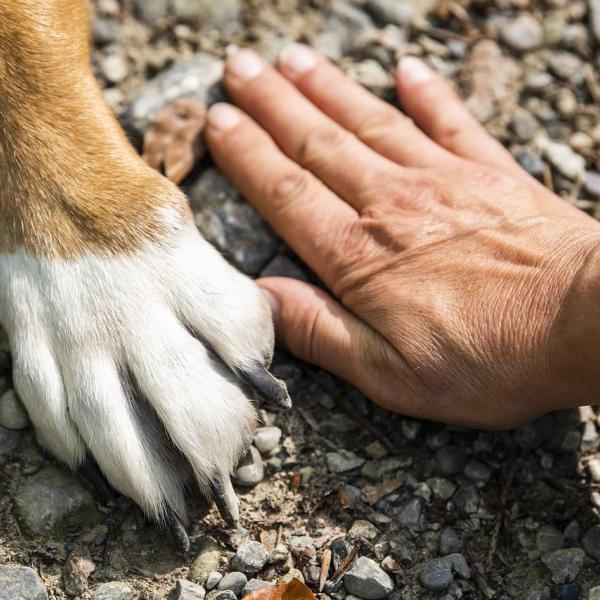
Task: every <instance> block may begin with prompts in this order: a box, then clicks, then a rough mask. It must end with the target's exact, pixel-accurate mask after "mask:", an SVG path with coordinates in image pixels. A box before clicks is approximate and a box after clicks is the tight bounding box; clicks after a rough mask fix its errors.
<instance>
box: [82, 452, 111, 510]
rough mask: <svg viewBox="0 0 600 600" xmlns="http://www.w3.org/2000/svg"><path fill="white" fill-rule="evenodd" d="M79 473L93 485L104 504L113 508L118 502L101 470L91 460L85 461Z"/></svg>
mask: <svg viewBox="0 0 600 600" xmlns="http://www.w3.org/2000/svg"><path fill="white" fill-rule="evenodd" d="M79 471H80V472H81V474H82V475H83V476H84V477H85V478H86V479H87V480H88V481H89V482H90V483H91V484H92V486H93V487H94V489H95V490H96V493H97V494H98V496H100V500H102V502H103V503H104V504H106V505H108V506H112V505H113V504H114V503H115V502H116V501H117V495H116V493H115V491H114V490H113V489H112V487H110V484H109V483H108V481H106V479H105V477H104V475H102V472H101V471H100V468H99V467H98V465H97V464H96V463H95V462H94V461H93V460H92V459H91V458H88V459H87V460H86V461H85V463H84V464H83V466H82V467H81V468H80V469H79Z"/></svg>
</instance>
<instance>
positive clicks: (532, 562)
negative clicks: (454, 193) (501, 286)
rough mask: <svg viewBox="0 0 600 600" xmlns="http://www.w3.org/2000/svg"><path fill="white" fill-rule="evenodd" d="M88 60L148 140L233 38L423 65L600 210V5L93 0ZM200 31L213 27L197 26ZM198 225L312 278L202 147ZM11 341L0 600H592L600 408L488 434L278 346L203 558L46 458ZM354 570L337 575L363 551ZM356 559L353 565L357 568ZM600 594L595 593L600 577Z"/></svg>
mask: <svg viewBox="0 0 600 600" xmlns="http://www.w3.org/2000/svg"><path fill="white" fill-rule="evenodd" d="M95 6H96V12H97V19H96V21H95V25H94V44H95V52H94V56H93V61H94V68H95V70H96V73H97V75H98V78H99V80H100V82H101V84H102V86H103V87H104V89H105V96H106V99H107V101H108V102H109V104H110V105H111V107H112V108H113V109H114V111H115V113H116V114H118V115H119V117H120V120H121V122H122V123H123V124H124V126H125V127H126V129H127V131H128V132H129V134H130V135H131V137H132V139H133V140H134V141H135V142H136V143H138V144H139V142H140V140H141V136H142V135H143V133H144V131H145V130H146V129H147V127H148V123H149V120H150V119H151V118H152V116H153V115H154V114H155V113H156V112H157V111H158V110H159V109H160V108H162V107H163V106H165V105H166V104H168V103H170V102H172V101H173V100H174V99H176V98H178V97H182V96H196V97H199V98H201V99H205V100H207V101H208V102H213V101H215V100H216V99H219V98H221V97H222V96H223V93H222V90H221V89H220V88H219V85H218V80H219V78H220V75H221V71H222V62H221V61H222V59H223V58H224V57H225V56H226V54H227V52H228V51H229V50H231V49H232V48H234V47H236V46H244V47H253V48H256V49H257V50H258V51H259V52H261V53H262V54H263V55H265V56H266V57H268V58H270V59H272V58H273V57H274V56H276V54H277V52H278V50H279V48H280V47H281V46H282V45H283V44H285V43H287V42H289V41H293V40H299V41H303V42H306V43H309V44H311V45H313V46H314V47H316V48H318V49H320V50H321V51H322V52H324V53H325V54H327V55H328V56H330V57H331V58H332V59H333V60H335V61H336V62H338V63H339V64H340V65H341V66H342V67H343V68H344V69H345V70H346V71H347V72H348V73H349V74H350V75H351V76H352V77H354V78H356V79H357V80H358V81H360V82H361V83H363V84H364V85H366V86H367V87H369V88H370V89H371V90H373V91H374V92H375V93H377V94H379V95H381V96H382V97H384V98H386V99H389V100H390V101H393V97H394V95H393V86H392V83H393V82H392V78H391V77H390V73H392V72H393V67H394V64H395V62H396V60H397V59H398V58H399V57H400V56H401V55H403V54H405V53H412V54H416V55H421V56H424V57H425V58H426V60H427V61H428V62H429V63H430V64H431V65H432V66H433V67H434V68H436V69H437V70H438V71H440V72H441V73H443V74H445V75H447V76H448V77H449V78H451V79H452V80H453V81H454V82H456V84H457V86H458V87H459V89H460V92H461V94H462V95H463V96H465V97H467V98H468V99H469V104H470V106H471V108H472V110H473V111H474V112H475V113H476V114H477V116H478V117H479V118H480V119H481V120H482V121H483V122H485V124H486V126H487V127H488V128H489V129H490V131H491V132H492V133H493V134H494V135H496V136H497V137H498V138H499V139H501V140H502V142H503V143H505V144H506V145H507V146H508V147H509V148H510V150H511V151H512V152H513V154H514V155H515V157H516V158H517V159H518V160H519V162H520V163H521V164H522V165H523V167H524V168H525V169H527V170H528V171H529V172H530V173H532V174H533V175H534V176H536V177H538V178H539V179H540V180H541V181H543V182H544V183H545V184H546V185H548V186H549V187H551V188H552V189H554V190H555V191H556V192H557V193H559V194H560V195H561V196H563V197H564V199H565V201H566V202H572V203H574V204H575V205H576V206H578V207H579V208H581V209H582V210H585V211H586V212H588V213H590V214H592V215H595V216H596V217H598V218H600V203H599V202H598V198H599V197H600V173H598V171H600V121H599V119H598V116H599V113H600V104H599V102H598V101H599V100H600V87H599V75H600V71H599V68H600V60H599V59H598V57H597V51H598V48H599V47H600V2H599V1H598V0H591V1H590V2H589V3H587V2H583V1H577V0H546V1H543V2H542V1H534V0H529V1H528V0H495V1H491V0H487V1H486V0H479V1H477V0H470V1H469V0H457V1H451V0H440V1H436V0H423V1H417V0H355V1H347V2H346V1H341V0H333V1H331V2H329V1H327V0H311V1H309V0H267V1H265V0H249V1H247V2H241V1H240V0H219V1H218V2H215V0H123V1H121V2H118V1H117V0H96V1H95ZM199 24H202V27H200V26H199ZM183 187H184V188H185V189H186V191H187V192H188V194H189V195H190V199H191V203H192V207H193V210H194V213H195V216H196V222H197V224H198V226H199V227H200V229H201V230H202V231H203V233H204V234H205V235H206V237H207V238H208V239H210V241H211V242H213V243H214V244H215V245H216V246H217V247H218V248H219V249H220V250H221V251H222V252H223V253H224V254H225V255H226V256H227V257H228V258H229V259H230V260H231V261H232V262H233V263H234V264H236V265H237V266H238V267H239V268H241V269H242V270H244V271H246V272H247V273H249V274H251V275H259V274H285V275H289V276H292V277H298V278H304V279H311V275H310V274H309V273H308V272H307V271H306V270H305V268H304V267H303V266H302V264H301V263H300V262H299V261H298V260H297V259H296V258H295V257H294V256H293V255H292V254H291V253H290V251H289V250H288V249H287V248H286V247H285V246H284V245H283V244H282V243H281V242H280V240H278V238H277V237H276V236H275V235H274V234H273V233H272V232H271V231H270V229H269V228H268V227H267V226H266V225H265V224H264V223H262V222H261V220H260V219H259V218H258V216H257V215H256V214H255V213H254V212H253V210H252V209H251V208H250V207H249V206H248V205H246V204H245V203H244V201H243V200H242V199H241V198H240V197H239V196H238V194H237V193H236V192H235V190H234V189H232V187H231V186H230V185H229V183H228V182H227V181H226V180H225V179H224V178H223V177H222V176H221V175H220V174H219V172H218V171H216V170H215V169H214V167H213V166H212V165H211V163H210V159H209V158H204V159H203V160H202V162H201V164H200V165H199V167H198V168H197V169H196V170H195V171H194V172H193V173H192V174H191V175H190V176H189V177H188V178H187V179H186V180H185V181H184V183H183ZM3 348H4V349H5V348H6V344H5V342H3V341H0V395H1V396H0V425H1V426H0V472H1V474H2V476H1V478H0V600H15V599H17V598H25V599H36V600H38V599H39V600H43V599H44V598H46V597H48V598H67V597H74V596H76V597H79V598H84V599H89V598H93V599H94V600H125V599H137V598H140V599H154V598H169V599H180V600H184V599H192V598H202V597H203V596H204V593H205V592H206V597H207V598H209V599H216V598H219V599H220V600H234V598H236V597H242V596H243V594H244V593H246V592H247V591H249V590H253V589H257V588H258V587H260V586H261V585H267V583H264V582H278V581H282V580H287V579H291V578H292V577H294V576H295V577H298V578H299V579H302V580H304V581H305V582H306V584H307V585H308V586H309V587H310V588H311V589H313V590H314V591H317V590H318V589H319V578H320V571H321V565H322V564H323V562H326V561H327V560H328V559H329V558H331V567H330V568H329V570H328V571H327V578H328V581H327V582H326V583H325V592H326V593H323V594H322V596H321V597H322V598H327V597H330V598H333V599H334V600H342V599H343V598H346V599H347V600H354V599H356V598H362V599H363V600H369V599H377V598H384V597H389V598H392V599H394V600H400V599H403V600H409V599H416V598H420V599H427V598H443V599H444V600H450V599H453V598H483V599H491V598H495V599H504V598H518V599H523V600H542V599H549V598H556V599H562V600H568V599H577V598H581V599H587V600H598V599H600V565H599V561H600V454H599V453H598V446H599V444H600V440H599V437H598V427H600V413H599V412H598V411H595V410H594V409H591V408H585V409H581V410H579V411H567V412H562V413H557V414H553V415H549V416H547V417H545V418H543V419H540V420H538V421H537V422H535V423H533V424H531V425H528V426H526V427H523V428H521V429H519V430H516V431H514V432H506V433H485V432H478V431H469V430H461V429H456V428H445V427H442V426H439V425H435V424H432V423H427V422H421V421H417V420H411V419H404V418H401V417H399V416H395V415H391V414H389V413H387V412H385V411H383V410H381V409H378V408H376V407H374V406H372V405H371V404H370V403H369V402H368V401H367V400H366V399H365V398H364V397H363V396H361V394H359V393H358V392H356V391H355V390H353V389H351V388H349V387H348V386H346V385H345V384H343V383H341V382H339V381H336V380H334V379H333V378H331V377H329V376H328V375H326V374H324V373H322V372H319V371H317V370H315V369H312V368H310V367H308V366H307V365H304V364H301V363H299V362H297V361H295V360H293V359H292V358H291V357H289V356H286V355H285V354H279V355H278V356H277V357H276V367H275V370H276V372H277V374H278V376H280V377H282V378H284V379H285V380H286V381H287V382H288V385H289V388H290V391H291V393H292V395H293V398H294V402H295V406H294V409H293V410H292V411H290V412H274V411H272V410H271V409H269V410H268V411H267V410H262V412H261V415H262V421H263V426H262V427H261V429H260V430H259V432H258V433H257V437H256V440H255V446H256V448H257V449H256V450H255V451H254V452H253V455H252V456H251V459H250V460H249V461H248V464H246V465H244V466H243V467H241V468H240V470H239V472H238V478H239V480H240V483H241V484H243V485H242V487H240V492H241V496H240V498H241V514H242V524H243V529H239V530H235V531H231V530H227V529H224V528H223V527H222V524H221V521H220V519H219V517H218V515H217V513H216V511H215V509H211V508H210V507H207V506H205V505H202V504H201V503H196V504H195V505H194V507H193V517H194V521H193V525H192V527H191V542H192V549H191V551H190V553H189V555H188V556H185V557H183V556H180V555H178V554H177V552H176V551H175V550H174V549H173V546H172V545H171V544H170V543H169V541H168V540H167V539H166V536H165V534H164V532H162V531H160V530H158V529H157V528H156V527H154V526H152V525H151V524H149V523H147V522H145V521H144V519H143V517H142V515H141V513H140V512H139V510H138V509H137V508H135V507H133V506H131V505H130V504H129V503H128V502H127V501H126V500H125V499H122V498H121V499H118V500H117V501H116V502H115V503H114V505H113V506H112V507H110V508H107V507H106V506H104V505H103V504H102V503H101V502H100V501H99V499H98V497H97V496H96V495H95V493H94V492H93V490H92V488H91V487H90V486H89V485H88V484H87V483H86V482H85V481H84V480H82V479H80V478H78V477H75V476H72V475H70V474H69V473H67V472H66V471H65V470H63V469H62V468H61V467H60V466H59V465H56V464H55V463H54V462H53V461H52V460H51V459H49V458H48V457H47V456H44V455H43V454H42V452H41V451H40V449H39V448H38V446H37V445H36V443H35V441H34V436H33V434H32V432H31V430H30V429H28V428H27V418H26V415H24V414H23V413H22V411H21V410H20V406H19V404H18V401H17V400H16V399H15V396H14V393H13V392H12V391H10V388H11V381H10V377H9V376H8V375H4V376H3V375H2V372H5V373H6V372H7V369H8V364H9V363H8V356H7V354H6V352H5V351H3ZM350 554H351V555H353V556H355V559H354V561H353V562H352V563H350V567H349V569H347V570H346V572H345V574H344V575H343V577H341V578H337V579H339V581H336V578H335V577H334V571H335V570H337V568H338V566H339V565H340V563H342V562H343V561H344V558H346V557H347V556H348V555H350ZM346 562H347V563H348V561H346ZM594 588H595V590H594Z"/></svg>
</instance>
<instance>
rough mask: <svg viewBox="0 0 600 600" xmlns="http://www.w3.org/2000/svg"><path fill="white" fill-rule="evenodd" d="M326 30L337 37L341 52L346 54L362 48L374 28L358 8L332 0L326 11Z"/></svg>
mask: <svg viewBox="0 0 600 600" xmlns="http://www.w3.org/2000/svg"><path fill="white" fill-rule="evenodd" d="M326 29H327V31H330V32H333V33H335V34H336V35H338V36H339V40H340V46H341V51H342V53H344V54H346V53H349V52H353V51H355V50H357V49H359V48H361V47H362V46H364V44H365V43H366V42H367V41H368V40H369V39H370V37H371V36H372V35H373V32H374V30H375V27H374V24H373V21H372V20H371V18H370V17H369V15H367V14H366V13H364V12H363V11H362V10H360V9H359V8H357V7H355V6H352V5H351V4H348V3H347V2H344V1H343V0H333V2H332V3H331V5H330V6H329V9H328V10H327V17H326Z"/></svg>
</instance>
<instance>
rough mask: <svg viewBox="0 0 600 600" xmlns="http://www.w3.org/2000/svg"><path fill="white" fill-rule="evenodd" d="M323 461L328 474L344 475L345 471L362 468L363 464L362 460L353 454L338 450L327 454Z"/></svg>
mask: <svg viewBox="0 0 600 600" xmlns="http://www.w3.org/2000/svg"><path fill="white" fill-rule="evenodd" d="M325 461H326V463H327V469H328V470H329V472H330V473H346V472H347V471H352V470H353V469H358V467H362V465H363V464H364V463H365V459H364V458H361V457H360V456H356V454H354V452H350V451H349V450H344V449H341V450H338V451H337V452H327V454H326V455H325Z"/></svg>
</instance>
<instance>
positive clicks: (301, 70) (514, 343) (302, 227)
mask: <svg viewBox="0 0 600 600" xmlns="http://www.w3.org/2000/svg"><path fill="white" fill-rule="evenodd" d="M225 85H226V87H227V89H228V91H229V93H230V94H231V96H232V98H233V99H234V101H235V102H236V103H237V104H238V105H239V107H240V108H241V111H240V110H238V109H237V108H233V107H232V106H229V105H223V104H221V105H217V106H215V107H213V108H212V110H211V112H210V115H209V126H208V130H207V140H208V143H209V146H210V148H211V150H212V153H213V155H214V157H215V159H216V161H217V163H218V164H219V165H220V167H221V168H222V169H223V171H224V172H225V173H226V174H227V175H228V176H229V177H230V178H231V179H232V180H233V182H234V183H235V185H236V186H237V187H238V188H239V189H240V190H241V191H242V193H243V194H244V195H245V196H246V197H247V198H248V200H249V201H250V202H251V203H252V204H253V205H254V206H255V207H256V208H257V210H258V211H259V212H260V213H261V214H262V215H263V216H264V218H265V219H267V221H269V223H270V224H271V225H272V226H273V228H274V229H275V230H276V231H278V232H279V233H280V234H281V235H282V237H283V238H284V239H285V240H287V242H288V243H289V245H290V246H291V247H292V248H293V249H294V250H295V251H296V252H297V253H298V255H299V256H300V257H301V258H302V259H303V260H304V261H305V262H306V263H307V264H308V265H309V266H310V267H311V268H312V269H313V270H314V271H315V272H316V273H317V274H318V275H319V276H320V278H321V279H322V280H323V282H324V283H325V285H326V286H327V287H328V288H329V290H330V291H331V295H329V294H327V293H326V292H324V291H322V290H320V289H318V288H316V287H314V286H311V285H309V284H307V283H304V282H300V281H296V280H291V279H286V278H267V279H263V280H261V281H260V282H259V283H260V285H261V286H262V287H263V289H265V290H266V291H267V292H268V293H269V295H271V296H272V297H273V303H274V305H275V308H276V310H275V325H276V330H277V333H278V336H279V338H280V340H281V341H282V343H283V344H284V345H285V346H287V347H288V348H289V350H290V351H291V352H292V353H294V354H295V355H297V356H298V357H300V358H302V359H304V360H307V361H309V362H312V363H315V364H317V365H320V366H322V367H324V368H325V369H328V370H329V371H332V372H333V373H336V374H337V375H339V376H341V377H343V378H345V379H346V380H348V381H350V382H351V383H353V384H355V385H356V386H357V387H358V388H360V389H361V390H362V391H363V392H364V393H365V394H366V395H367V396H369V397H370V398H371V399H372V400H373V401H374V402H376V403H378V404H380V405H382V406H384V407H386V408H388V409H390V410H394V411H398V412H402V413H405V414H408V415H413V416H417V417H424V418H429V419H434V420H440V421H445V422H449V423H457V424H462V425H469V426H478V427H487V428H503V427H510V426H514V425H517V424H519V423H522V422H525V421H527V420H530V419H532V418H534V417H536V416H539V415H541V414H544V413H546V412H548V411H550V410H553V409H557V408H563V407H567V406H575V405H578V404H585V403H590V402H592V401H593V400H594V399H596V398H597V396H598V394H600V376H599V375H598V373H599V372H600V368H599V366H600V365H599V362H600V309H599V308H597V306H598V304H599V302H598V301H599V300H600V282H599V280H600V224H599V223H597V222H596V221H594V220H593V219H591V218H590V217H588V216H586V215H585V214H583V213H582V212H580V211H578V210H577V209H575V208H573V207H572V206H570V205H569V204H568V203H566V202H565V201H563V200H561V199H560V198H558V197H557V196H555V195H554V194H552V193H551V192H550V191H548V190H547V189H546V188H544V187H543V186H542V185H540V184H539V183H538V182H537V181H535V180H533V179H532V178H530V177H529V175H527V174H526V173H525V172H524V171H522V170H521V169H520V167H519V166H518V165H517V163H516V162H515V161H514V160H513V158H512V157H511V155H510V154H509V153H508V152H507V151H506V150H505V149H504V148H503V147H502V146H501V145H500V144H499V143H498V142H497V141H496V140H494V139H492V138H491V137H490V136H489V135H488V134H487V133H486V132H485V130H484V129H483V128H482V127H481V126H480V125H479V123H477V122H476V121H475V119H474V118H473V117H472V116H471V115H470V114H469V113H468V111H467V109H466V108H465V106H464V105H463V104H462V102H461V101H460V100H459V99H458V97H457V96H456V95H455V94H454V92H453V91H452V90H451V88H450V87H449V86H448V85H447V83H446V82H445V81H444V80H443V79H442V78H441V77H439V76H437V75H436V74H434V73H433V72H432V71H431V70H430V69H429V68H428V67H427V66H426V65H425V64H424V63H422V62H421V61H419V60H418V59H415V58H406V59H404V60H403V61H402V62H401V64H400V67H399V69H398V73H397V88H398V94H399V98H400V100H401V102H402V104H403V106H404V108H405V110H406V113H407V114H408V115H409V117H411V118H412V119H414V122H413V121H412V120H411V118H408V117H406V116H404V115H403V114H402V113H400V112H399V111H398V110H396V109H394V108H393V107H392V106H390V105H388V104H386V103H385V102H383V101H381V100H379V99H377V98H376V97H375V96H373V95H372V94H370V93H369V92H367V91H366V90H365V89H363V88H361V87H360V86H358V85H357V84H355V83H353V82H352V81H350V80H349V79H348V78H347V77H345V76H344V75H343V74H342V73H341V72H340V71H339V70H338V69H337V68H336V67H335V66H333V65H332V64H330V63H329V62H328V61H326V60H325V59H324V58H322V57H321V56H319V55H318V54H317V53H316V52H314V51H312V50H310V49H308V48H305V47H303V46H298V45H293V46H290V47H288V48H286V49H285V50H284V52H283V53H282V55H281V57H280V59H279V62H278V65H277V69H274V68H272V67H271V66H270V65H268V64H267V63H266V62H265V61H263V60H262V59H261V58H259V57H258V56H257V55H255V54H253V53H251V52H249V51H242V52H240V53H238V54H236V55H235V56H234V57H232V58H231V59H230V61H229V63H228V66H227V69H226V74H225ZM242 111H244V112H245V113H246V114H244V112H242ZM415 123H416V125H418V127H417V126H416V125H415Z"/></svg>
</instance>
